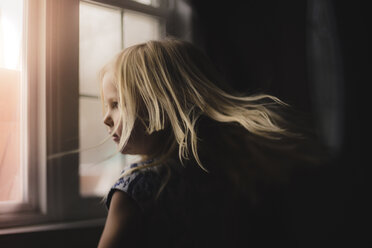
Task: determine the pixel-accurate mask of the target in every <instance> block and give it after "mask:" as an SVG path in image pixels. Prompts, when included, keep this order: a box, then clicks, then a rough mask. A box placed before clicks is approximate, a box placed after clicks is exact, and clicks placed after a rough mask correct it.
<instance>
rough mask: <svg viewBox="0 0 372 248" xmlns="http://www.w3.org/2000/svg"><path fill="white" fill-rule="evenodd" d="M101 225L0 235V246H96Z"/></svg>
mask: <svg viewBox="0 0 372 248" xmlns="http://www.w3.org/2000/svg"><path fill="white" fill-rule="evenodd" d="M102 231H103V227H85V228H71V229H68V228H65V229H61V230H49V231H39V232H29V233H18V234H8V235H0V247H1V248H23V247H30V248H36V247H37V248H49V247H53V248H65V247H69V248H91V247H97V246H98V241H99V238H100V237H101V233H102Z"/></svg>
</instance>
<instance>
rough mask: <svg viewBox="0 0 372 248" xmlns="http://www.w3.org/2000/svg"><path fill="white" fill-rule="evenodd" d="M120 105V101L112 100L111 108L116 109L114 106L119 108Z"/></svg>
mask: <svg viewBox="0 0 372 248" xmlns="http://www.w3.org/2000/svg"><path fill="white" fill-rule="evenodd" d="M118 105H119V104H118V102H112V103H111V108H113V109H114V108H117V107H118Z"/></svg>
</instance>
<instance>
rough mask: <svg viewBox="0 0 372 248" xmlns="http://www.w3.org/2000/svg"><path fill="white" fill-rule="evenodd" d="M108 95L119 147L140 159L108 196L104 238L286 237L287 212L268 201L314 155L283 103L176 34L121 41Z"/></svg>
mask: <svg viewBox="0 0 372 248" xmlns="http://www.w3.org/2000/svg"><path fill="white" fill-rule="evenodd" d="M101 94H102V99H103V103H104V106H105V116H104V124H105V125H107V128H108V132H109V134H110V135H111V136H112V138H113V140H114V141H115V142H116V143H117V146H118V150H119V151H120V152H121V153H123V154H136V155H140V156H141V158H142V159H141V161H140V162H138V163H135V164H132V165H131V166H130V168H128V169H127V170H125V171H124V172H123V174H122V175H121V176H120V178H119V180H118V181H117V182H116V183H115V184H114V186H113V187H112V189H111V190H110V192H109V194H108V196H107V199H106V204H107V207H108V209H109V211H108V217H107V223H106V225H105V228H104V231H103V234H102V237H101V240H100V242H99V247H101V248H102V247H105V248H106V247H246V245H247V244H250V245H262V246H264V245H267V244H273V243H271V241H273V240H274V241H275V242H274V243H275V244H284V242H286V241H287V238H288V236H286V235H285V232H284V231H283V230H285V229H286V227H285V224H283V223H282V222H281V221H280V215H281V214H284V213H280V214H276V213H275V211H276V209H274V210H273V209H272V208H270V206H271V204H272V203H277V202H278V201H280V200H281V197H282V195H281V193H280V192H282V189H283V188H285V187H286V185H288V183H289V182H290V180H291V175H292V173H293V171H295V169H296V168H300V167H304V166H305V165H310V164H313V162H314V161H313V160H312V155H311V154H310V152H309V151H310V150H309V147H306V145H307V144H308V142H306V141H307V140H306V138H305V136H304V135H303V134H302V133H299V132H298V131H296V130H295V129H294V127H295V126H292V127H291V125H290V122H289V121H288V116H286V115H285V113H287V112H288V111H287V110H288V106H287V105H286V104H285V103H283V102H282V101H280V100H279V99H278V98H276V97H274V96H270V95H264V94H258V95H252V96H238V95H237V94H233V93H232V91H231V90H230V89H229V88H228V87H227V85H226V84H225V83H224V82H223V80H222V79H221V77H220V76H219V75H218V73H217V71H216V70H215V69H214V68H213V67H212V64H211V62H210V61H209V60H208V58H207V57H206V56H205V55H204V54H203V53H202V52H201V51H200V50H199V49H197V48H196V47H195V46H193V45H192V44H190V43H188V42H184V41H179V40H175V39H165V40H161V41H149V42H146V43H143V44H139V45H135V46H132V47H129V48H127V49H125V50H123V51H122V52H121V53H120V54H118V55H117V56H116V57H115V58H114V60H113V61H112V62H110V63H109V64H107V65H106V66H105V67H104V68H103V70H102V72H101ZM275 206H278V205H277V204H276V205H275ZM286 244H287V245H289V243H286ZM287 247H288V246H287Z"/></svg>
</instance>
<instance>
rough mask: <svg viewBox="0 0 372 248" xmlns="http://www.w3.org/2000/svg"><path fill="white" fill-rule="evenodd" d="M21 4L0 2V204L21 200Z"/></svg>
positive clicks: (17, 1) (21, 2)
mask: <svg viewBox="0 0 372 248" xmlns="http://www.w3.org/2000/svg"><path fill="white" fill-rule="evenodd" d="M22 22H23V1H22V0H13V1H7V0H0V202H9V201H21V200H22V196H23V195H22V193H23V192H22V185H23V178H24V177H22V175H23V173H22V165H21V162H20V161H21V147H20V144H21V142H20V139H21V122H20V120H21V119H22V118H21V116H20V113H21V106H22V103H21V98H20V95H21V90H22V89H23V87H22V84H21V73H22V66H21V65H22V57H21V55H22V49H21V48H22V34H23V32H22Z"/></svg>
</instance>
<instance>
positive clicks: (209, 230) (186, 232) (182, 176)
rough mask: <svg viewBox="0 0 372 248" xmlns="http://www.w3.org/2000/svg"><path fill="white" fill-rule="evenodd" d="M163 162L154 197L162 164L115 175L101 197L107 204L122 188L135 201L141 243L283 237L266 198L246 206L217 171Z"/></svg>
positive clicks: (206, 243) (228, 242)
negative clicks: (141, 216) (140, 214)
mask: <svg viewBox="0 0 372 248" xmlns="http://www.w3.org/2000/svg"><path fill="white" fill-rule="evenodd" d="M145 163H147V162H145ZM139 165H141V164H132V165H131V166H130V168H134V167H137V166H139ZM169 168H170V175H171V176H170V178H169V181H168V183H167V184H166V186H165V187H164V189H163V190H162V191H161V193H160V194H159V197H157V194H158V192H159V189H160V187H161V186H162V183H163V182H164V179H165V177H167V175H168V174H167V170H166V169H165V166H162V165H160V166H156V167H149V168H146V169H140V170H138V171H135V172H133V173H131V174H129V175H127V176H124V177H122V178H120V179H119V180H117V182H116V183H115V184H114V185H113V186H112V188H111V190H110V192H109V194H108V197H107V201H106V206H107V208H109V207H110V201H111V197H112V194H113V192H115V191H116V190H120V191H124V192H126V193H127V194H128V195H129V196H130V197H132V198H133V199H134V201H135V202H137V204H138V205H139V206H140V208H141V209H142V212H143V214H144V216H145V218H144V219H145V223H144V226H143V230H142V232H143V233H142V234H141V237H142V241H141V242H144V247H162V248H165V247H177V248H182V247H188V248H192V247H195V248H198V247H203V248H204V247H214V248H216V247H248V246H250V247H268V246H270V245H273V244H278V243H281V244H286V243H287V241H286V240H283V239H286V235H283V232H282V231H283V230H284V229H283V226H282V225H281V222H280V220H279V219H278V218H277V217H278V216H277V215H273V212H272V211H271V210H270V208H271V206H273V205H272V204H271V203H268V204H264V205H261V206H258V207H257V206H256V207H252V206H251V204H250V202H249V201H247V200H246V199H244V198H241V197H236V195H234V194H233V192H231V188H229V184H228V182H227V180H226V179H225V178H223V176H219V175H214V174H213V173H206V172H204V171H203V170H201V169H200V168H198V167H197V166H190V167H187V166H186V167H183V166H182V165H181V164H172V166H169ZM282 214H283V213H282V212H281V213H279V216H281V215H282ZM267 236H268V237H271V238H270V239H268V238H267ZM271 242H273V243H271ZM287 247H289V246H287Z"/></svg>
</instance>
